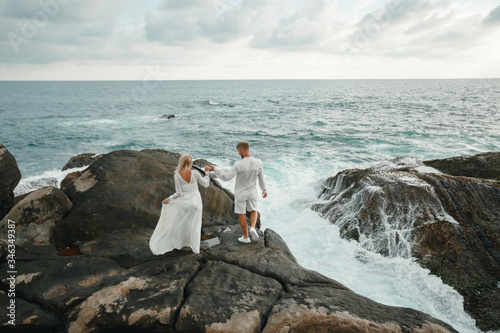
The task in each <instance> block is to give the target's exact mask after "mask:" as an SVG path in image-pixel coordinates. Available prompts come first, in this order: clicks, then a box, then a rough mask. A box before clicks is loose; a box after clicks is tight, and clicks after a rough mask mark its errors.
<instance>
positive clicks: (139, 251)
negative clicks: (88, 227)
mask: <svg viewBox="0 0 500 333" xmlns="http://www.w3.org/2000/svg"><path fill="white" fill-rule="evenodd" d="M152 234H153V229H144V228H136V229H119V230H115V231H113V232H111V233H109V234H105V235H102V236H101V237H99V238H97V239H94V240H91V241H88V242H84V243H82V245H80V251H81V252H82V254H84V255H89V256H97V257H103V258H109V259H112V260H114V261H116V262H117V263H118V264H119V265H120V266H122V267H131V266H135V265H137V264H140V263H142V262H145V261H148V260H152V259H154V258H156V256H155V255H154V254H152V253H151V251H150V249H149V239H150V238H151V235H152Z"/></svg>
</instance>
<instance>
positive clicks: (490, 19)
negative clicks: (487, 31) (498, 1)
mask: <svg viewBox="0 0 500 333" xmlns="http://www.w3.org/2000/svg"><path fill="white" fill-rule="evenodd" d="M483 23H484V24H486V25H494V24H499V23H500V6H498V7H497V8H495V9H493V10H492V11H491V12H490V14H489V15H488V16H486V18H485V19H484V20H483Z"/></svg>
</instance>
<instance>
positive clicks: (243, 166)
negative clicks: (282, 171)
mask: <svg viewBox="0 0 500 333" xmlns="http://www.w3.org/2000/svg"><path fill="white" fill-rule="evenodd" d="M236 149H238V153H239V154H240V156H241V158H242V160H241V161H238V162H236V163H234V165H233V166H232V167H231V168H229V169H222V168H219V167H214V166H213V165H209V166H207V167H206V168H205V170H207V171H213V172H214V174H215V176H216V177H218V178H220V179H222V180H225V181H228V180H231V179H233V178H234V177H236V184H235V186H234V212H235V213H236V214H238V217H239V219H240V226H241V230H242V231H243V236H242V237H240V238H239V239H238V240H239V241H240V242H242V243H250V238H249V237H248V230H247V228H248V225H247V220H246V212H247V211H248V212H250V233H251V234H252V237H253V238H255V239H258V238H259V234H258V233H257V230H255V224H256V223H257V216H258V212H257V198H258V194H257V185H256V183H257V180H258V181H259V187H260V189H261V190H262V197H263V198H266V197H267V192H266V181H265V180H264V170H263V163H262V161H261V160H259V159H256V158H254V157H252V156H251V155H250V146H249V144H248V142H240V143H238V145H237V146H236Z"/></svg>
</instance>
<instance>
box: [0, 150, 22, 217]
mask: <svg viewBox="0 0 500 333" xmlns="http://www.w3.org/2000/svg"><path fill="white" fill-rule="evenodd" d="M20 180H21V171H20V170H19V168H18V166H17V162H16V159H15V158H14V156H12V154H11V153H10V152H9V151H8V150H7V148H5V146H4V145H3V144H2V143H1V142H0V220H1V219H3V218H4V216H5V215H7V213H8V212H9V211H10V210H11V208H12V207H13V206H14V189H15V188H16V186H17V184H19V181H20Z"/></svg>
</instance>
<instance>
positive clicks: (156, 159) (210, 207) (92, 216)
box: [55, 150, 237, 247]
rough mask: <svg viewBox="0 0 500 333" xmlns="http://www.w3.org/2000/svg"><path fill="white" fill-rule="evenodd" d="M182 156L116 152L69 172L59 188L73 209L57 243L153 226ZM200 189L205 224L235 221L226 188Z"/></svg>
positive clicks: (171, 188) (59, 230) (58, 232)
mask: <svg viewBox="0 0 500 333" xmlns="http://www.w3.org/2000/svg"><path fill="white" fill-rule="evenodd" d="M179 157H180V155H179V154H175V153H170V152H168V151H164V150H143V151H131V150H122V151H115V152H111V153H109V154H106V155H104V156H103V157H101V158H100V159H98V160H97V161H95V162H94V163H93V164H92V165H90V166H89V167H88V168H87V169H85V170H83V171H81V172H77V173H72V174H69V175H68V176H67V177H66V178H65V179H64V180H63V181H62V183H61V188H62V190H63V191H64V192H65V193H66V195H67V196H68V197H69V198H70V200H71V201H72V202H73V208H72V209H71V210H70V212H69V213H68V214H67V216H66V217H64V219H63V221H62V222H61V223H60V225H59V226H58V228H57V229H56V232H55V239H56V244H57V246H58V247H63V246H68V245H71V244H73V243H75V242H77V241H88V240H93V239H96V238H98V237H100V236H102V235H104V234H108V233H110V232H112V231H114V230H118V229H133V228H149V229H154V227H155V226H156V224H157V222H158V218H159V215H160V211H161V201H162V200H163V199H164V198H165V197H167V196H169V195H171V194H172V193H174V192H175V184H174V178H173V176H174V171H175V168H176V166H177V163H178V160H179ZM196 172H197V171H196ZM201 193H202V199H203V202H204V205H203V225H204V226H212V225H224V224H228V223H234V221H237V216H236V215H235V214H234V213H233V211H232V206H233V202H232V200H231V198H230V197H229V196H228V195H227V193H226V192H225V191H223V190H221V189H220V188H218V187H217V186H215V185H214V184H213V183H212V184H211V185H210V187H209V188H207V189H202V190H201Z"/></svg>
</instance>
